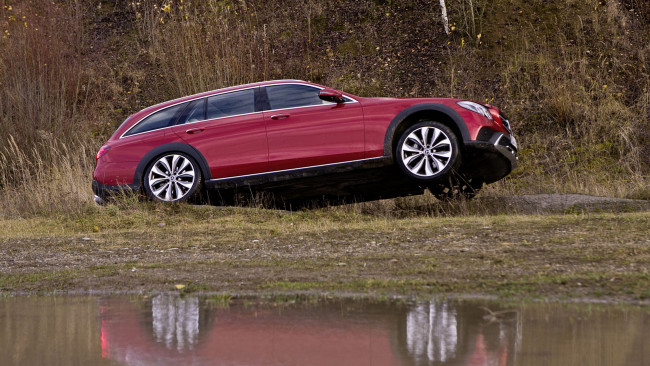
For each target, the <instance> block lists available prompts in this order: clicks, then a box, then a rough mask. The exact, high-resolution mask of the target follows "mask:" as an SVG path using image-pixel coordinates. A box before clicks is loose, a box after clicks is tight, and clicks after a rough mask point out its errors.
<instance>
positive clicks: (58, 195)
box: [0, 0, 650, 215]
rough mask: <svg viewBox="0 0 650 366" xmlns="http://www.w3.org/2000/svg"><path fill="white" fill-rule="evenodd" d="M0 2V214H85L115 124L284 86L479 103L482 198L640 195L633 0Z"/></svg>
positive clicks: (644, 148) (640, 102) (648, 21)
mask: <svg viewBox="0 0 650 366" xmlns="http://www.w3.org/2000/svg"><path fill="white" fill-rule="evenodd" d="M447 3H448V4H447V7H448V13H449V17H450V23H451V29H452V31H451V34H450V35H447V34H445V32H444V29H443V25H442V20H441V17H440V7H439V2H438V1H437V0H402V1H397V0H383V1H382V0H374V1H373V0H320V1H317V0H300V1H299V0H286V1H280V0H266V1H261V0H258V1H252V0H248V1H246V0H219V1H216V0H209V1H189V0H163V1H151V0H141V1H122V0H116V1H99V0H94V1H91V0H87V1H81V0H80V1H63V0H62V1H54V2H49V1H9V0H0V32H1V33H2V34H1V35H0V186H1V187H2V190H1V191H0V212H3V213H5V214H7V215H14V214H17V215H33V214H49V213H51V212H61V213H66V212H67V213H83V212H86V211H88V210H93V209H94V208H93V206H92V204H91V197H92V193H91V191H90V179H91V172H92V168H93V163H94V161H93V156H94V153H95V151H96V149H97V148H98V147H99V146H101V144H102V143H103V141H105V139H106V138H108V136H109V135H110V134H111V133H112V132H113V131H114V129H115V128H116V127H117V126H118V125H119V124H120V123H121V122H122V121H123V120H124V118H126V116H128V115H129V114H131V113H133V112H135V111H137V110H139V109H141V108H143V107H146V106H148V105H151V104H154V103H157V102H161V101H164V100H168V99H172V98H176V97H180V96H183V95H187V94H190V93H194V92H199V91H205V90H211V89H216V88H220V87H224V86H228V85H233V84H240V83H246V82H253V81H260V80H266V79H275V78H299V79H304V80H310V81H314V82H318V83H322V84H326V85H331V86H333V87H336V88H340V89H343V90H346V91H349V92H352V93H355V94H358V95H362V96H447V97H462V98H471V99H474V100H479V101H486V102H489V103H490V104H494V105H496V106H498V107H500V108H502V109H503V110H504V111H505V112H506V113H507V114H508V115H509V117H510V118H511V120H512V122H513V127H514V130H515V134H516V135H517V137H518V138H519V141H520V145H521V146H522V148H523V149H522V151H521V165H520V168H519V169H518V170H517V171H516V172H515V173H513V174H512V175H511V176H510V177H508V178H507V179H506V180H504V181H502V182H499V183H497V184H495V185H492V186H490V187H491V188H489V189H487V190H486V194H490V193H508V194H510V193H540V192H544V193H548V192H580V193H592V194H602V195H611V196H626V197H636V198H648V197H649V196H650V192H649V188H648V173H649V172H650V164H649V162H650V155H649V153H648V151H649V150H650V149H648V139H649V136H648V134H649V132H648V131H650V126H649V122H648V121H649V120H650V67H649V59H650V4H649V3H648V2H647V1H645V0H620V1H618V0H570V1H566V0H552V1H548V0H526V1H524V0H514V1H513V0H454V1H451V0H449V1H447Z"/></svg>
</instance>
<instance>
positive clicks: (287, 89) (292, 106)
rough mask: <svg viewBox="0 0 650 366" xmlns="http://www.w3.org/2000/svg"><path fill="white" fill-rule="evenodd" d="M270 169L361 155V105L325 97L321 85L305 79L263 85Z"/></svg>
mask: <svg viewBox="0 0 650 366" xmlns="http://www.w3.org/2000/svg"><path fill="white" fill-rule="evenodd" d="M263 90H265V91H266V95H267V98H268V104H267V106H266V107H267V110H265V111H264V120H265V121H266V134H267V137H268V148H269V170H271V171H274V170H285V169H295V168H301V167H309V166H316V165H324V164H332V163H340V162H345V161H352V160H359V159H363V157H364V128H363V112H362V109H361V105H360V104H359V103H358V102H356V101H354V100H352V99H350V98H347V97H346V102H345V103H340V104H337V103H333V102H325V101H323V100H321V99H320V98H319V97H318V93H319V91H320V88H318V87H315V86H312V85H305V84H279V85H272V86H266V87H263Z"/></svg>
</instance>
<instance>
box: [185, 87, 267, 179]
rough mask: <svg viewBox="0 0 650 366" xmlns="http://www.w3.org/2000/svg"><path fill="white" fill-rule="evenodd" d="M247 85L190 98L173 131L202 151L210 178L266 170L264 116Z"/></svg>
mask: <svg viewBox="0 0 650 366" xmlns="http://www.w3.org/2000/svg"><path fill="white" fill-rule="evenodd" d="M255 89H258V88H249V89H244V90H238V91H233V92H226V93H222V94H217V95H213V96H210V97H207V98H202V99H199V100H196V101H193V102H192V104H190V105H189V106H188V107H187V109H186V110H185V112H184V115H183V117H182V118H181V120H180V121H179V123H180V124H178V125H177V126H175V127H173V131H174V132H175V133H176V134H177V135H178V136H179V137H180V138H181V139H182V140H183V141H185V142H186V143H188V144H190V145H192V146H194V147H195V148H196V149H197V150H199V151H200V152H201V154H203V156H204V157H205V159H206V160H207V163H208V166H209V167H210V173H211V175H212V178H213V179H217V178H225V177H234V176H240V175H247V174H255V173H261V172H264V171H266V170H267V166H268V147H267V142H266V130H265V126H264V116H263V113H262V112H261V111H259V109H256V107H255Z"/></svg>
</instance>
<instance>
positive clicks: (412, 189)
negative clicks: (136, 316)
mask: <svg viewBox="0 0 650 366" xmlns="http://www.w3.org/2000/svg"><path fill="white" fill-rule="evenodd" d="M516 163H517V143H516V141H515V138H514V137H513V135H512V131H511V129H510V124H509V122H508V120H507V118H506V117H505V116H504V115H503V113H501V112H500V111H499V110H498V109H497V108H495V107H493V106H490V105H486V104H480V103H476V102H472V101H467V100H459V99H447V98H364V97H358V96H354V95H351V94H348V93H345V92H341V91H337V90H334V89H330V88H328V87H325V86H322V85H317V84H313V83H309V82H305V81H300V80H276V81H266V82H261V83H254V84H247V85H240V86H234V87H229V88H225V89H219V90H215V91H210V92H205V93H201V94H196V95H192V96H188V97H184V98H179V99H175V100H171V101H168V102H164V103H161V104H157V105H154V106H151V107H149V108H146V109H143V110H141V111H139V112H137V113H134V114H133V115H131V116H129V117H128V118H127V119H126V121H124V123H122V125H121V126H120V127H119V128H118V129H117V131H115V133H114V134H113V136H111V138H110V139H109V140H108V141H107V142H106V144H105V145H104V146H102V147H101V148H100V149H99V151H98V152H97V157H96V168H95V171H94V174H93V184H92V187H93V191H94V192H95V195H96V196H95V201H97V202H98V203H102V202H104V201H105V200H106V199H107V198H109V197H111V196H112V195H113V194H115V193H117V192H122V191H125V190H126V191H135V192H144V193H145V194H146V195H147V196H148V197H150V198H151V199H153V200H157V201H181V200H186V199H188V198H190V197H192V196H194V195H195V194H197V193H198V192H200V191H202V190H203V189H209V190H212V191H213V192H214V191H223V192H226V191H229V190H230V191H232V190H237V189H240V190H241V189H242V188H244V189H246V190H248V189H262V190H270V191H273V190H274V189H275V190H276V191H278V192H282V195H283V196H287V197H294V196H303V197H304V196H310V197H323V196H338V197H344V196H349V195H359V196H363V197H364V199H376V198H389V197H396V196H401V195H407V194H418V193H423V192H424V190H425V189H429V190H430V191H431V192H432V193H433V194H435V195H436V196H437V197H439V198H454V197H458V196H466V197H472V196H473V195H474V194H475V193H476V192H477V191H478V190H479V189H480V188H481V187H482V185H483V184H485V183H492V182H495V181H497V180H499V179H501V178H503V177H505V176H506V175H508V174H509V173H510V172H511V171H512V170H513V169H514V168H515V166H516Z"/></svg>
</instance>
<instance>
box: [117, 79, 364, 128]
mask: <svg viewBox="0 0 650 366" xmlns="http://www.w3.org/2000/svg"><path fill="white" fill-rule="evenodd" d="M277 81H282V80H277ZM288 81H293V80H291V79H288ZM280 85H304V86H310V87H313V88H316V89H318V90H323V89H326V88H325V87H321V86H317V85H312V84H309V83H306V82H297V81H296V82H288V83H282V82H277V83H274V84H268V85H255V86H250V87H246V88H242V89H237V90H230V91H226V92H221V93H215V94H211V95H204V96H201V97H196V98H194V99H188V100H184V101H182V102H178V103H175V104H171V105H168V106H166V107H164V108H161V109H158V110H155V111H153V112H151V113H149V114H147V115H146V116H144V117H142V118H141V119H140V121H138V122H136V123H135V124H134V125H133V126H131V127H129V129H128V130H126V131H124V133H122V135H120V137H119V139H120V140H121V139H122V138H129V137H131V136H138V135H142V134H144V133H149V132H155V131H160V130H164V129H166V128H172V127H175V126H177V125H174V126H168V127H162V128H157V129H155V130H149V131H144V132H139V133H135V134H133V135H128V136H124V135H126V134H127V133H128V132H129V131H131V129H133V128H134V127H135V126H137V125H138V124H140V122H142V121H144V120H145V119H147V118H149V116H151V115H152V114H154V113H158V112H160V111H164V110H165V109H168V108H172V107H175V106H177V105H180V104H183V103H191V102H194V101H197V100H201V99H207V98H210V97H214V96H216V95H223V94H229V93H235V92H239V91H243V90H249V89H255V88H262V87H267V86H280ZM217 90H219V89H217ZM207 93H210V92H207ZM343 96H344V97H346V98H350V99H351V100H352V101H351V102H344V103H341V104H353V103H359V101H358V100H356V99H354V98H352V97H350V96H348V95H345V94H344V95H343ZM163 103H165V102H163ZM163 103H158V104H155V105H153V107H155V106H157V105H160V104H163ZM332 104H337V103H333V102H330V103H329V104H313V105H306V106H302V107H289V108H281V109H266V110H261V111H256V112H252V113H244V114H234V115H232V116H225V117H217V118H212V119H204V120H201V121H194V122H190V123H186V125H189V124H193V123H199V122H205V121H213V120H219V119H222V118H230V117H238V116H246V115H251V114H255V113H264V112H271V111H284V110H288V109H296V108H310V107H322V106H324V105H332ZM129 118H130V116H129ZM127 119H128V118H127ZM124 122H126V121H124Z"/></svg>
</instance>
